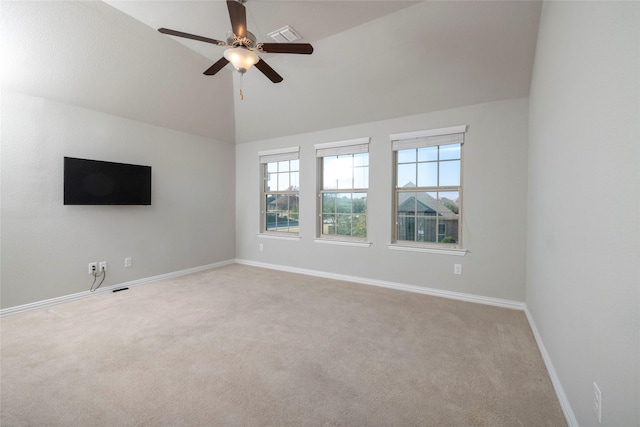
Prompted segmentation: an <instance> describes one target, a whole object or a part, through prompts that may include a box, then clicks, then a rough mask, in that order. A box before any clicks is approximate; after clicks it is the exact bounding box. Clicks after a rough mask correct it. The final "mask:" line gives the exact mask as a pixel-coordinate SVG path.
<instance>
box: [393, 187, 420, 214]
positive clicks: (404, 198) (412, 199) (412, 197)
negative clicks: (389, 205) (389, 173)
mask: <svg viewBox="0 0 640 427" xmlns="http://www.w3.org/2000/svg"><path fill="white" fill-rule="evenodd" d="M397 209H398V215H412V216H413V215H415V214H416V193H405V192H402V193H398V206H397Z"/></svg>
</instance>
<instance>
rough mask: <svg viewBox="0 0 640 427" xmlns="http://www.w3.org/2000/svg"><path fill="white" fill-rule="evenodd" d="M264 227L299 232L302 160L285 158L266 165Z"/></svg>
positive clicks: (268, 229)
mask: <svg viewBox="0 0 640 427" xmlns="http://www.w3.org/2000/svg"><path fill="white" fill-rule="evenodd" d="M265 174H266V177H265V189H264V197H265V201H264V206H265V209H264V215H265V217H264V229H265V230H266V231H278V232H285V233H298V231H299V228H300V202H299V194H298V193H299V190H300V161H299V160H298V159H295V160H283V161H279V162H270V163H267V164H266V165H265Z"/></svg>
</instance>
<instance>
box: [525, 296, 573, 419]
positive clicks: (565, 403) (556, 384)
mask: <svg viewBox="0 0 640 427" xmlns="http://www.w3.org/2000/svg"><path fill="white" fill-rule="evenodd" d="M524 314H525V315H526V316H527V320H528V321H529V326H531V331H532V332H533V336H534V338H535V340H536V343H537V344H538V348H539V349H540V354H541V355H542V360H543V361H544V364H545V366H546V367H547V372H548V373H549V377H550V378H551V384H553V388H554V390H555V391H556V396H557V397H558V401H559V402H560V407H561V408H562V412H563V413H564V418H565V420H566V421H567V425H568V426H569V427H579V424H578V420H577V419H576V416H575V414H574V413H573V409H571V404H570V403H569V399H568V398H567V395H566V394H565V392H564V388H563V387H562V384H561V383H560V378H559V377H558V374H557V372H556V369H555V368H554V367H553V363H552V362H551V357H550V356H549V353H548V352H547V348H546V347H545V345H544V342H543V341H542V337H541V336H540V333H539V332H538V328H537V326H536V323H535V322H534V320H533V316H532V315H531V313H530V312H529V308H528V307H527V306H526V305H525V307H524Z"/></svg>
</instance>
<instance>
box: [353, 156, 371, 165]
mask: <svg viewBox="0 0 640 427" xmlns="http://www.w3.org/2000/svg"><path fill="white" fill-rule="evenodd" d="M353 166H354V167H358V166H369V153H358V154H354V155H353Z"/></svg>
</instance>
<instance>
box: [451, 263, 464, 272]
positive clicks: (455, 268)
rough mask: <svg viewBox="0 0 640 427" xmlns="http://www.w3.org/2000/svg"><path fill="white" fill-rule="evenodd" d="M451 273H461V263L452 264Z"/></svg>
mask: <svg viewBox="0 0 640 427" xmlns="http://www.w3.org/2000/svg"><path fill="white" fill-rule="evenodd" d="M453 274H462V264H453Z"/></svg>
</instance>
